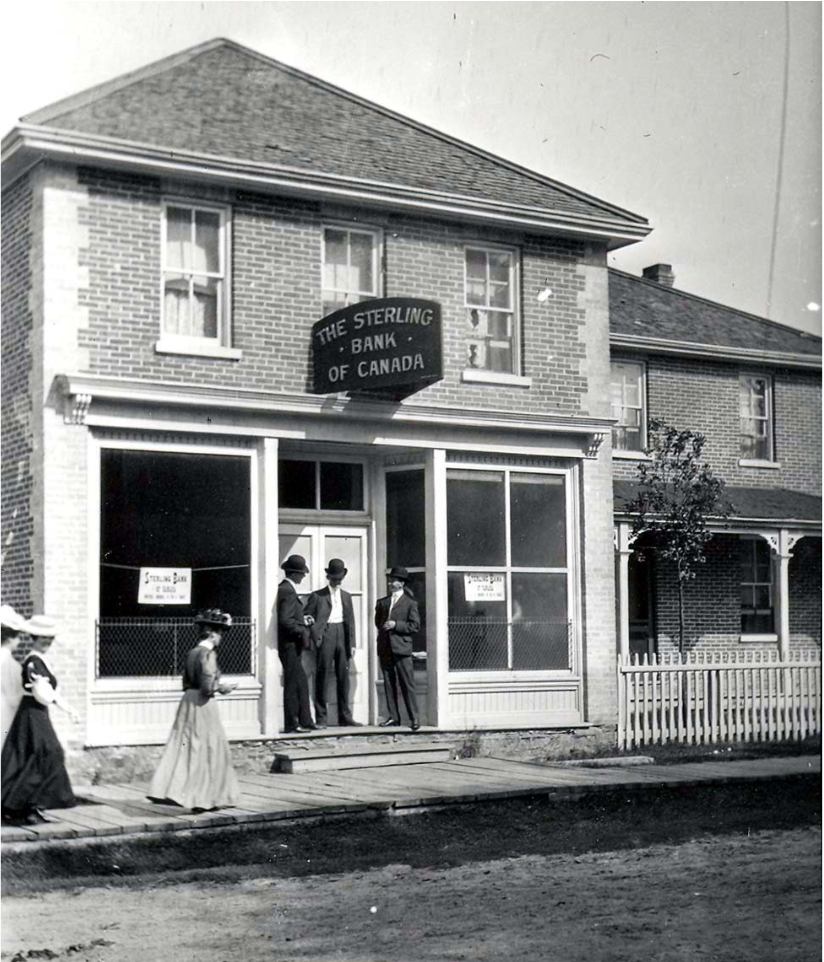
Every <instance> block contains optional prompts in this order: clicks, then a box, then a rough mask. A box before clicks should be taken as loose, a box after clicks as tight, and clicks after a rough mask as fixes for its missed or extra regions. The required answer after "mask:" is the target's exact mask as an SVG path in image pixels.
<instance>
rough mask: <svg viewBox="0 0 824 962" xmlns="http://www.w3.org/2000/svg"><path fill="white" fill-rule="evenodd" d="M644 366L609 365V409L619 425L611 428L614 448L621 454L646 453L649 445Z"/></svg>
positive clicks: (621, 363)
mask: <svg viewBox="0 0 824 962" xmlns="http://www.w3.org/2000/svg"><path fill="white" fill-rule="evenodd" d="M645 386H646V368H645V365H643V364H640V363H632V362H618V363H616V362H613V363H612V364H611V365H610V382H609V388H610V407H611V411H612V416H613V417H614V418H617V419H618V423H617V424H616V425H614V426H613V428H612V446H613V448H615V449H616V450H618V451H643V449H644V447H645V444H646V415H645V407H646V400H645V395H646V391H645Z"/></svg>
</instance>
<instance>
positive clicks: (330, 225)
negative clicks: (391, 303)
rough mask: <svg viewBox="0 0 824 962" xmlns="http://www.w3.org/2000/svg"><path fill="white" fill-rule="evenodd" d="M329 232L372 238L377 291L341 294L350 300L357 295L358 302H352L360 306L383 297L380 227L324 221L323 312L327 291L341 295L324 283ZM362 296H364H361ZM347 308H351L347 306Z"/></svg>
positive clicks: (322, 263)
mask: <svg viewBox="0 0 824 962" xmlns="http://www.w3.org/2000/svg"><path fill="white" fill-rule="evenodd" d="M327 230H338V231H346V232H347V233H350V234H367V235H369V236H370V237H371V238H372V276H373V277H374V279H375V290H374V292H371V291H369V292H367V291H358V292H353V291H341V292H340V293H341V294H343V295H344V297H346V298H347V299H348V297H350V296H354V295H355V293H357V295H358V300H356V301H352V304H358V303H360V302H361V301H367V300H369V299H370V298H378V297H383V292H384V270H383V264H384V232H383V229H382V228H380V227H373V226H370V225H368V224H349V223H336V222H335V221H324V223H323V224H321V230H320V299H321V311H323V300H324V297H323V295H324V293H325V292H326V291H327V290H331V291H332V293H335V294H336V293H339V292H338V291H337V290H335V289H334V288H327V287H326V286H325V285H324V282H323V272H324V268H325V267H326V231H327ZM361 295H362V296H361ZM347 306H349V305H348V304H347Z"/></svg>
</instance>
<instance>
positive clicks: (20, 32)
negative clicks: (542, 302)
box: [0, 0, 822, 335]
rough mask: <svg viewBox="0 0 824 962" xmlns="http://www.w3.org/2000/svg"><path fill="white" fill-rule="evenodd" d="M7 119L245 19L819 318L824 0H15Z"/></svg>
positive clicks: (632, 260)
mask: <svg viewBox="0 0 824 962" xmlns="http://www.w3.org/2000/svg"><path fill="white" fill-rule="evenodd" d="M5 9H6V11H9V10H12V11H13V12H5V13H4V14H3V26H4V35H5V37H6V42H5V43H4V49H3V56H2V58H0V91H2V93H1V94H0V128H1V129H2V134H3V135H5V134H6V133H7V132H8V131H9V130H11V128H12V127H13V126H14V125H15V124H16V123H17V121H18V119H19V118H20V117H21V116H22V115H24V114H26V113H30V112H32V111H34V110H37V109H39V108H41V107H44V106H47V105H48V104H50V103H53V102H54V101H56V100H59V99H61V98H63V97H65V96H68V95H70V94H73V93H76V92H78V91H80V90H84V89H86V88H87V87H90V86H93V85H94V84H97V83H102V82H104V81H106V80H110V79H112V78H114V77H116V76H118V75H120V74H122V73H125V72H126V71H129V70H133V69H136V68H138V67H141V66H144V65H145V64H148V63H151V62H153V61H155V60H158V59H160V58H162V57H165V56H168V55H169V54H173V53H177V52H179V51H181V50H184V49H186V48H187V47H191V46H194V45H196V44H199V43H202V42H204V41H206V40H210V39H212V38H214V37H226V38H229V39H231V40H234V41H236V42H238V43H241V44H244V45H245V46H248V47H251V48H253V49H254V50H257V51H259V52H260V53H263V54H265V55H267V56H270V57H272V58H274V59H276V60H279V61H281V62H282V63H285V64H288V65H290V66H292V67H296V68H298V69H300V70H304V71H306V72H308V73H310V74H313V75H315V76H317V77H319V78H321V79H323V80H326V81H329V82H331V83H333V84H336V85H338V86H340V87H343V88H344V89H346V90H350V91H352V92H353V93H356V94H358V95H360V96H362V97H366V98H368V99H370V100H373V101H375V102H377V103H379V104H382V105H383V106H385V107H389V108H390V109H392V110H395V111H397V112H399V113H401V114H404V115H406V116H408V117H411V118H413V119H415V120H418V121H421V122H423V123H425V124H427V125H429V126H431V127H435V128H436V129H438V130H442V131H444V132H445V133H448V134H450V135H452V136H454V137H458V138H460V139H462V140H465V141H468V142H470V143H473V144H475V145H477V146H479V147H482V148H483V149H485V150H488V151H491V152H492V153H495V154H497V155H499V156H501V157H504V158H506V159H508V160H512V161H515V162H516V163H518V164H521V165H523V166H525V167H528V168H531V169H533V170H535V171H537V172H539V173H541V174H544V175H546V176H548V177H551V178H552V179H554V180H558V181H561V182H562V183H564V184H568V185H569V186H571V187H575V188H577V189H578V190H582V191H584V192H586V193H588V194H592V195H594V196H596V197H599V198H601V199H603V200H606V201H608V202H610V203H612V204H615V205H617V206H619V207H623V208H625V209H627V210H630V211H633V212H635V213H637V214H641V215H643V216H644V217H647V218H648V219H649V221H650V223H651V225H652V227H653V232H652V234H651V235H650V236H649V237H648V238H647V239H646V240H644V241H641V242H640V243H637V244H634V245H632V246H630V247H627V248H623V249H621V250H619V251H615V252H613V253H611V254H610V256H609V263H610V266H613V267H617V268H620V269H621V270H625V271H629V272H631V273H634V274H640V273H641V270H642V269H643V268H644V267H646V266H648V265H651V264H656V263H661V262H663V263H668V264H671V265H672V267H673V271H674V273H675V286H676V287H678V288H679V289H681V290H684V291H688V292H690V293H692V294H696V295H698V296H701V297H706V298H709V299H711V300H715V301H719V302H720V303H722V304H727V305H729V306H731V307H735V308H737V309H739V310H744V311H749V312H751V313H754V314H758V315H760V316H762V317H769V318H771V319H772V320H774V321H777V322H780V323H782V324H788V325H790V326H792V327H796V328H800V329H802V330H806V331H810V332H812V333H815V334H819V335H820V333H821V308H820V305H821V302H822V294H821V186H822V181H821V120H822V112H821V10H822V8H821V5H820V4H819V3H817V2H791V3H777V2H745V3H737V2H729V0H724V2H677V0H676V2H660V0H658V2H648V3H643V2H624V0H615V2H599V0H577V2H562V3H551V2H517V0H513V2H497V0H486V2H475V0H465V2H453V0H428V2H424V0H417V2H404V0H398V2H394V0H380V2H342V0H337V2H313V0H305V2H287V0H278V2H265V0H258V2H244V0H237V2H218V0H216V2H205V3H200V2H189V0H180V2H151V3H149V2H36V0H35V2H28V3H23V4H14V6H13V7H12V5H10V4H9V5H7V6H6V8H5Z"/></svg>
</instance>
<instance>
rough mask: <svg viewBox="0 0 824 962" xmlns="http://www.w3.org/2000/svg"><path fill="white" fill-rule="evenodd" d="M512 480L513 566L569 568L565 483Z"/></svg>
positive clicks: (524, 477)
mask: <svg viewBox="0 0 824 962" xmlns="http://www.w3.org/2000/svg"><path fill="white" fill-rule="evenodd" d="M511 480H512V487H511V491H510V504H511V512H512V564H513V566H515V567H518V568H564V567H566V499H565V496H564V479H563V478H561V477H557V476H555V475H551V474H513V475H512V478H511Z"/></svg>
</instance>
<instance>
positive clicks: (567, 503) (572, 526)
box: [443, 460, 582, 683]
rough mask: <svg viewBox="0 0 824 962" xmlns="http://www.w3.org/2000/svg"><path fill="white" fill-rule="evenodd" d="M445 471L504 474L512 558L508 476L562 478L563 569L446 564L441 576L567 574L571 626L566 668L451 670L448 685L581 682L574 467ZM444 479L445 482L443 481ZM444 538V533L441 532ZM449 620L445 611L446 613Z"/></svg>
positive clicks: (453, 465)
mask: <svg viewBox="0 0 824 962" xmlns="http://www.w3.org/2000/svg"><path fill="white" fill-rule="evenodd" d="M444 470H445V472H448V471H449V470H460V471H482V472H489V471H495V472H502V473H503V474H504V475H505V484H504V502H505V511H506V515H505V532H506V557H507V561H509V560H510V559H511V551H512V545H511V543H510V525H511V517H510V510H509V500H510V491H509V475H510V474H552V475H556V476H560V477H562V478H563V479H564V492H565V499H564V510H565V512H566V541H567V557H566V561H567V563H566V566H565V567H562V568H524V567H523V566H512V565H511V564H506V565H483V566H479V565H450V564H447V565H446V568H445V571H444V577H446V576H447V575H448V573H449V572H452V571H458V572H462V571H467V572H471V571H477V572H487V571H508V572H513V571H514V572H518V571H527V572H532V571H538V572H539V573H541V572H547V573H554V574H566V578H567V619H568V621H569V622H570V625H571V638H570V652H571V662H572V663H571V664H570V666H569V668H547V669H529V670H528V671H517V670H515V669H512V668H502V669H489V670H484V671H461V670H460V669H457V670H455V669H451V670H450V671H449V679H450V682H472V683H475V682H501V681H504V680H506V681H519V682H527V681H530V680H545V679H547V678H551V679H564V680H567V681H576V680H578V679H580V677H581V674H580V665H581V618H582V614H581V606H580V558H581V553H580V546H579V543H578V527H577V519H578V500H577V490H576V474H577V472H576V468H574V467H573V468H541V467H536V466H534V465H511V464H472V463H471V462H465V461H449V460H447V461H446V462H445V464H444ZM446 480H447V479H446V477H445V478H444V481H446ZM443 536H444V537H446V532H444V533H443ZM511 605H512V595H511V591H508V592H507V611H508V613H509V614H508V618H510V617H511ZM447 617H448V612H447Z"/></svg>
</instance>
